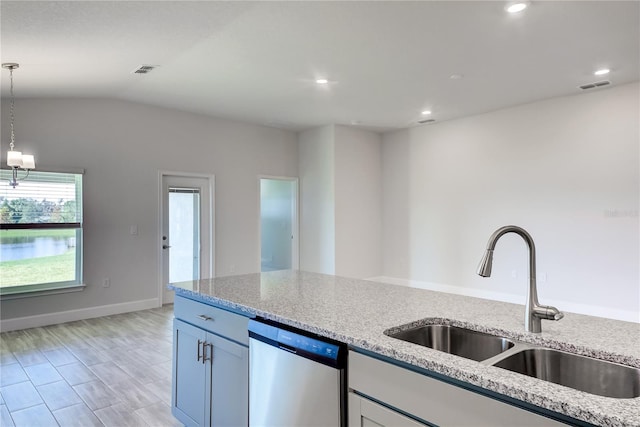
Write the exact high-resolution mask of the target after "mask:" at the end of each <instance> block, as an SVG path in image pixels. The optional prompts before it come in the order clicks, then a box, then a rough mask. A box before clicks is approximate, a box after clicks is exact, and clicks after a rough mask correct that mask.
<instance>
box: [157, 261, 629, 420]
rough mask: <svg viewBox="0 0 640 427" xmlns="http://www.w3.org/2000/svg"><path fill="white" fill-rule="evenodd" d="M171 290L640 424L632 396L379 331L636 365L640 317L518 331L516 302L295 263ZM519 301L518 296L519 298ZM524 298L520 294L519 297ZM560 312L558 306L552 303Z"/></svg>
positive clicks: (481, 383) (456, 375)
mask: <svg viewBox="0 0 640 427" xmlns="http://www.w3.org/2000/svg"><path fill="white" fill-rule="evenodd" d="M169 288H171V289H174V290H175V291H176V294H177V295H181V296H185V297H188V298H192V299H196V300H200V301H203V302H207V303H210V304H214V305H217V306H219V307H222V308H227V309H230V310H233V311H236V312H240V313H245V314H246V315H249V316H260V317H264V318H267V319H272V320H275V321H278V322H281V323H284V324H287V325H290V326H294V327H297V328H300V329H303V330H306V331H309V332H313V333H316V334H319V335H322V336H325V337H329V338H333V339H335V340H338V341H341V342H344V343H346V344H349V345H351V346H353V347H358V348H361V349H364V350H368V351H371V352H374V353H377V354H380V355H383V356H387V357H390V358H393V359H396V360H398V361H402V362H406V363H409V364H411V365H414V366H418V367H421V368H425V369H428V370H430V371H434V372H436V373H439V374H443V375H445V376H447V377H450V378H453V379H456V380H460V381H463V382H466V383H469V384H473V385H475V386H478V387H481V388H484V389H487V390H490V391H493V392H497V393H499V394H502V395H505V396H509V397H512V398H515V399H518V400H521V401H524V402H528V403H531V404H533V405H536V406H539V407H542V408H546V409H548V410H551V411H554V412H558V413H561V414H565V415H568V416H570V417H573V418H576V419H579V420H583V421H586V422H589V423H593V424H597V425H605V426H640V398H634V399H614V398H607V397H602V396H596V395H593V394H589V393H585V392H581V391H577V390H574V389H571V388H567V387H563V386H560V385H557V384H554V383H550V382H546V381H542V380H538V379H536V378H531V377H527V376H524V375H520V374H517V373H514V372H510V371H507V370H504V369H501V368H497V367H494V366H488V365H484V364H481V363H479V362H475V361H473V360H468V359H464V358H461V357H457V356H453V355H450V354H447V353H444V352H440V351H436V350H432V349H430V348H426V347H422V346H419V345H416V344H412V343H408V342H404V341H400V340H397V339H394V338H390V337H388V336H386V335H384V333H383V332H384V331H385V330H387V329H390V328H394V327H397V326H400V325H405V324H408V323H412V322H416V321H420V320H421V319H425V318H439V319H447V320H453V321H455V324H456V325H459V326H463V327H468V328H470V329H475V330H478V331H483V332H489V333H492V334H496V335H500V336H504V337H507V338H511V339H515V340H517V341H522V342H526V343H532V344H537V345H543V346H545V347H549V348H555V349H559V350H566V351H569V352H572V353H577V354H582V355H587V356H592V357H596V358H599V359H604V360H609V361H613V362H618V363H623V364H625V365H629V366H634V367H638V368H640V324H637V323H631V322H622V321H618V320H610V319H604V318H598V317H592V316H585V315H580V314H572V313H565V314H566V316H565V318H564V319H562V320H561V321H559V322H550V321H544V320H543V322H542V333H541V334H532V333H527V332H524V306H523V305H517V304H509V303H503V302H496V301H491V300H485V299H479V298H472V297H465V296H460V295H453V294H447V293H442V292H433V291H427V290H423V289H415V288H408V287H403V286H395V285H390V284H384V283H377V282H372V281H367V280H357V279H348V278H343V277H336V276H330V275H323V274H316V273H308V272H302V271H291V270H287V271H277V272H269V273H261V274H247V275H241V276H228V277H219V278H215V279H203V280H197V281H190V282H181V283H175V284H171V285H169ZM523 299H524V296H523ZM523 303H524V301H523ZM559 308H560V309H561V310H562V307H559Z"/></svg>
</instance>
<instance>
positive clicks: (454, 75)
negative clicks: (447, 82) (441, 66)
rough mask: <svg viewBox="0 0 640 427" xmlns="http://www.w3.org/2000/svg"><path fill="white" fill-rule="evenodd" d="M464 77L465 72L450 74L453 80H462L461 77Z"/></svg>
mask: <svg viewBox="0 0 640 427" xmlns="http://www.w3.org/2000/svg"><path fill="white" fill-rule="evenodd" d="M463 77H464V74H451V75H450V76H449V78H450V79H451V80H460V79H461V78H463Z"/></svg>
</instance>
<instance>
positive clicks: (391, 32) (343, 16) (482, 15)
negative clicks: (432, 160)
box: [0, 0, 640, 131]
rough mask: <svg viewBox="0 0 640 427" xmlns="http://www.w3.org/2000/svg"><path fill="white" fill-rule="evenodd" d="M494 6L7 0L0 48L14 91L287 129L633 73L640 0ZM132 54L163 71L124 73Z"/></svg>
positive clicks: (437, 110)
mask: <svg viewBox="0 0 640 427" xmlns="http://www.w3.org/2000/svg"><path fill="white" fill-rule="evenodd" d="M505 5H506V2H503V1H468V2H462V1H423V2H398V1H375V2H366V1H358V2H350V1H345V2H328V1H326V2H324V1H321V2H310V1H297V2H291V1H274V2H235V1H224V2H223V1H220V2H218V1H193V2H188V1H136V2H134V1H45V2H39V1H7V0H2V2H1V3H0V12H1V27H0V32H1V34H0V35H1V48H2V50H1V58H2V62H18V63H20V68H19V69H18V70H16V71H15V72H14V83H15V92H16V96H17V97H18V98H20V97H108V98H116V99H125V100H130V101H135V102H141V103H146V104H152V105H159V106H164V107H169V108H176V109H180V110H185V111H193V112H198V113H203V114H208V115H213V116H218V117H224V118H230V119H237V120H241V121H247V122H254V123H259V124H266V125H269V126H274V127H281V128H286V129H292V130H301V129H307V128H310V127H314V126H319V125H325V124H330V123H336V124H346V125H349V124H352V123H354V122H357V123H358V126H362V127H365V128H368V129H373V130H379V131H384V130H390V129H396V128H404V127H407V126H413V125H415V124H416V122H417V121H418V120H421V119H423V118H424V117H423V116H421V115H420V112H421V111H422V110H425V109H429V110H432V111H433V114H432V118H433V119H436V120H437V121H443V120H448V119H452V118H457V117H462V116H468V115H473V114H478V113H482V112H486V111H491V110H495V109H499V108H504V107H508V106H513V105H518V104H523V103H527V102H531V101H535V100H539V99H544V98H549V97H554V96H561V95H570V94H577V93H580V92H581V91H580V89H578V88H577V86H579V85H581V84H585V83H590V82H594V81H598V80H602V79H603V78H600V77H595V76H594V75H593V72H594V71H595V70H596V69H598V68H602V67H607V68H610V69H611V70H612V71H611V73H610V74H609V76H606V77H604V78H605V79H608V80H611V82H612V84H613V85H618V84H623V83H628V82H632V81H637V80H639V78H640V68H639V63H640V56H639V55H640V2H638V1H622V2H616V1H584V2H583V1H533V2H531V5H530V7H529V8H528V9H527V10H526V11H525V12H523V13H520V14H518V15H509V14H507V13H506V12H505V10H504V7H505ZM141 64H153V65H158V66H159V67H158V68H157V69H156V70H154V71H153V72H152V73H150V74H147V75H137V74H131V72H132V71H133V70H134V69H135V68H136V67H137V66H139V65H141ZM8 74H9V73H8V71H6V70H2V96H3V97H4V96H7V95H8V84H7V83H8ZM452 74H460V75H463V78H461V79H451V78H450V76H451V75H452ZM319 77H326V78H328V79H329V80H330V83H329V84H328V85H327V86H326V87H319V86H318V85H317V84H316V83H315V79H316V78H319ZM595 90H606V89H595Z"/></svg>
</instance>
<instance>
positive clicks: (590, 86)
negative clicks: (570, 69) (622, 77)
mask: <svg viewBox="0 0 640 427" xmlns="http://www.w3.org/2000/svg"><path fill="white" fill-rule="evenodd" d="M610 84H611V82H610V81H609V80H603V81H601V82H595V83H588V84H586V85H582V86H578V87H579V88H580V89H582V90H587V89H595V88H597V87H602V86H607V85H610Z"/></svg>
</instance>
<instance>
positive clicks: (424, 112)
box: [422, 110, 431, 116]
mask: <svg viewBox="0 0 640 427" xmlns="http://www.w3.org/2000/svg"><path fill="white" fill-rule="evenodd" d="M429 114H431V111H429V110H424V111H423V112H422V115H423V116H428V115H429Z"/></svg>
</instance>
